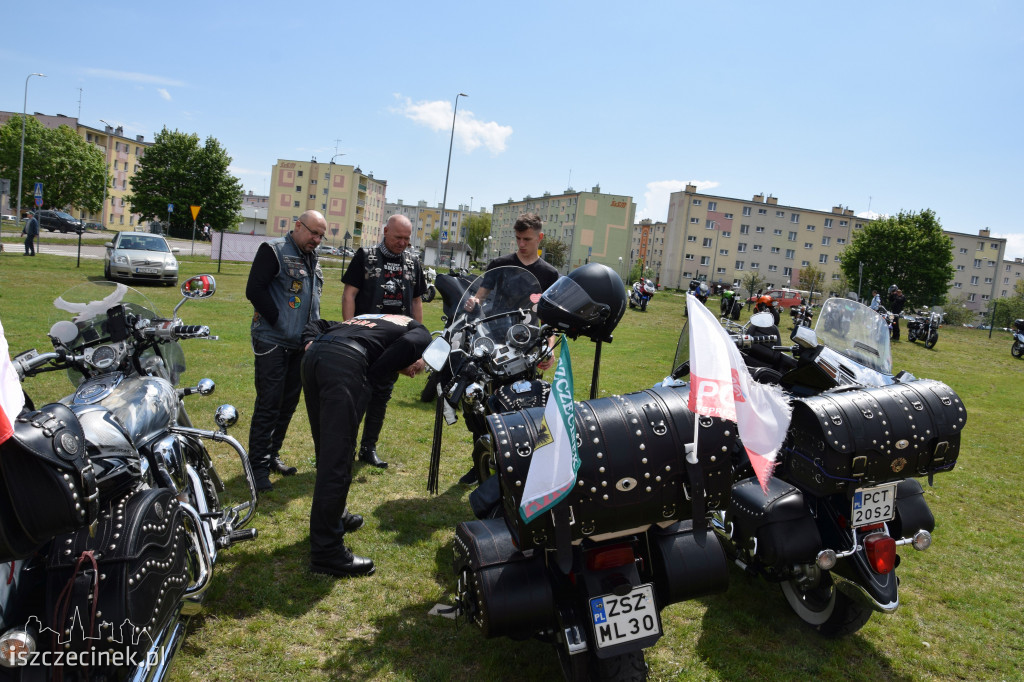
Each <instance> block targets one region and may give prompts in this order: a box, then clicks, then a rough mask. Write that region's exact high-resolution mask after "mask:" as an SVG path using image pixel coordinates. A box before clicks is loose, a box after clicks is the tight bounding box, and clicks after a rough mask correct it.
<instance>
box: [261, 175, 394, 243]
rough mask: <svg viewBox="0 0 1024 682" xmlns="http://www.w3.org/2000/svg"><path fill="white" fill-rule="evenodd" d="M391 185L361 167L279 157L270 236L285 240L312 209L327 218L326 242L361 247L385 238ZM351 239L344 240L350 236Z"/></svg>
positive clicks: (272, 188) (273, 183) (273, 179)
mask: <svg viewBox="0 0 1024 682" xmlns="http://www.w3.org/2000/svg"><path fill="white" fill-rule="evenodd" d="M386 193H387V181H384V180H376V179H374V177H373V174H372V173H363V172H362V170H361V169H360V168H359V167H357V166H349V165H344V164H335V163H318V162H317V160H316V159H313V160H311V161H291V160H287V159H278V161H277V163H276V164H274V167H273V169H272V173H271V179H270V200H269V202H268V206H267V228H266V229H267V234H268V235H271V236H275V237H277V236H281V235H283V234H285V233H287V232H289V231H290V230H291V229H292V226H293V225H294V224H295V221H296V220H298V219H299V216H300V215H302V213H304V212H305V211H307V210H311V209H312V210H317V211H320V212H321V213H323V215H324V218H325V219H326V220H327V236H326V237H325V238H324V243H325V244H330V245H331V246H343V245H346V244H347V245H348V246H349V247H351V248H357V247H359V246H360V245H361V244H363V243H367V244H372V243H376V242H377V241H379V240H380V236H381V231H382V229H383V227H384V222H383V221H384V220H385V219H386V216H385V215H384V205H385V203H386V201H385V195H386ZM346 234H347V235H349V239H347V240H346V239H345V235H346Z"/></svg>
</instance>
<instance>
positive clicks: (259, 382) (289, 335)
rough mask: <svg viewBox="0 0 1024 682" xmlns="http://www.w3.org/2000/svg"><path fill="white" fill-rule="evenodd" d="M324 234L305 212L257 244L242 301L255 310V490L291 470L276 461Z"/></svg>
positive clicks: (318, 278) (297, 380)
mask: <svg viewBox="0 0 1024 682" xmlns="http://www.w3.org/2000/svg"><path fill="white" fill-rule="evenodd" d="M326 230H327V221H325V220H324V217H323V215H321V214H320V213H319V212H318V211H306V212H305V213H303V214H302V215H301V216H299V219H298V220H296V221H295V226H294V227H293V228H292V231H291V232H289V233H288V234H286V235H285V236H283V237H279V238H277V239H272V240H270V241H268V242H264V243H263V244H261V245H260V248H259V250H257V252H256V257H255V258H254V259H253V262H252V269H251V270H250V271H249V282H248V284H247V285H246V287H245V297H246V298H248V299H249V300H250V301H251V302H252V305H253V308H255V313H254V314H253V317H252V327H251V333H252V349H253V353H254V354H255V356H256V373H255V381H256V405H255V407H254V408H253V413H252V424H251V426H250V428H249V462H250V464H251V465H252V472H253V475H254V477H255V479H256V489H257V490H258V491H260V492H266V491H269V490H273V489H274V486H273V485H272V484H271V483H270V472H271V471H275V472H277V473H279V474H282V475H284V476H291V475H293V474H295V473H296V471H297V470H296V468H295V467H293V466H288V465H286V464H285V463H284V462H282V461H281V458H280V452H281V445H282V444H283V443H284V437H285V434H286V433H287V432H288V424H289V422H290V421H291V418H292V414H293V413H294V412H295V407H296V406H297V405H298V403H299V395H300V394H301V392H302V376H301V371H300V363H301V361H302V345H301V339H302V330H303V329H304V328H305V326H306V325H307V324H308V323H309V322H312V321H314V320H318V319H320V294H321V292H322V291H323V287H324V276H323V272H322V271H321V270H320V263H319V262H318V260H317V255H316V247H317V245H318V244H319V243H320V240H321V239H323V236H324V233H325V232H326Z"/></svg>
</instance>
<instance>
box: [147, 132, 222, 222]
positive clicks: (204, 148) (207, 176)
mask: <svg viewBox="0 0 1024 682" xmlns="http://www.w3.org/2000/svg"><path fill="white" fill-rule="evenodd" d="M230 164H231V157H230V156H228V154H227V152H226V151H225V150H224V148H223V147H221V146H220V142H218V141H217V140H216V139H215V138H213V137H208V138H206V143H205V144H203V145H200V143H199V136H198V135H196V134H195V133H182V132H179V131H177V130H175V131H170V130H167V128H164V129H163V130H161V131H160V132H159V133H157V134H156V137H155V138H154V141H153V146H152V147H150V148H149V149H147V150H146V155H145V156H144V157H143V158H142V159H140V160H139V171H138V172H137V173H136V174H135V176H134V177H133V178H132V181H131V186H132V193H131V195H130V196H129V197H128V201H129V202H131V205H132V210H133V211H136V212H137V213H139V214H141V220H155V219H165V218H166V217H167V205H168V204H174V209H175V210H174V212H173V213H171V229H170V233H171V234H173V235H177V236H190V235H191V234H192V213H191V212H190V211H189V206H192V205H195V206H201V207H202V208H201V210H200V212H199V217H198V219H197V222H198V223H199V224H200V225H201V224H203V223H210V227H212V228H214V229H216V230H226V229H230V228H234V227H235V226H236V225H238V223H239V221H240V220H241V218H240V213H239V212H240V211H241V209H242V184H241V183H240V182H239V180H238V178H235V177H234V176H232V175H231V174H230V173H229V172H228V166H229V165H230Z"/></svg>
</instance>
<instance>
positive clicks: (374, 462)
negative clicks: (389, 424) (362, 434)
mask: <svg viewBox="0 0 1024 682" xmlns="http://www.w3.org/2000/svg"><path fill="white" fill-rule="evenodd" d="M359 461H360V462H363V463H364V464H369V465H370V466H374V467H377V468H378V469H387V468H388V463H387V462H385V461H384V460H382V459H381V458H380V457H378V456H377V448H372V447H371V448H368V447H366V446H365V445H364V446H363V447H361V448H359Z"/></svg>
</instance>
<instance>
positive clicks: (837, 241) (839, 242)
mask: <svg viewBox="0 0 1024 682" xmlns="http://www.w3.org/2000/svg"><path fill="white" fill-rule="evenodd" d="M845 243H846V238H844V237H836V244H840V245H842V244H845Z"/></svg>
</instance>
